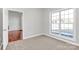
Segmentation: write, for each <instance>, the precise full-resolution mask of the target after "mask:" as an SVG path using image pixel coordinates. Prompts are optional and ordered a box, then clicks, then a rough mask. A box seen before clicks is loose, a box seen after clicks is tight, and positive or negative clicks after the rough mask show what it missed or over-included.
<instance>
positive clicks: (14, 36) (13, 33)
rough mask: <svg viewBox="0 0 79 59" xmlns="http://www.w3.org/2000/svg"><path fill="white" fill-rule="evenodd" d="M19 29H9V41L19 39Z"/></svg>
mask: <svg viewBox="0 0 79 59" xmlns="http://www.w3.org/2000/svg"><path fill="white" fill-rule="evenodd" d="M21 33H22V31H21V30H14V31H9V34H8V37H9V42H12V41H16V40H20V39H21V36H22V35H21Z"/></svg>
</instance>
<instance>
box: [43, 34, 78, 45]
mask: <svg viewBox="0 0 79 59" xmlns="http://www.w3.org/2000/svg"><path fill="white" fill-rule="evenodd" d="M44 35H46V36H49V37H51V38H56V39H57V40H61V41H63V42H66V43H69V44H72V45H75V46H79V43H77V42H74V41H69V40H65V39H62V38H59V37H54V36H51V35H49V34H44Z"/></svg>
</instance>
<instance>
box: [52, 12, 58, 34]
mask: <svg viewBox="0 0 79 59" xmlns="http://www.w3.org/2000/svg"><path fill="white" fill-rule="evenodd" d="M52 32H53V33H59V12H57V13H54V14H52Z"/></svg>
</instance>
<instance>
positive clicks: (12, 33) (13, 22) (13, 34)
mask: <svg viewBox="0 0 79 59" xmlns="http://www.w3.org/2000/svg"><path fill="white" fill-rule="evenodd" d="M22 34H23V33H22V12H18V11H13V10H8V42H13V41H17V40H21V39H22V37H23V35H22Z"/></svg>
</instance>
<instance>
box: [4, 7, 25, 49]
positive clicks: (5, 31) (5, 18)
mask: <svg viewBox="0 0 79 59" xmlns="http://www.w3.org/2000/svg"><path fill="white" fill-rule="evenodd" d="M9 10H11V11H16V12H20V13H22V23H21V25H22V38H23V39H24V28H23V21H24V11H23V10H21V9H20V8H3V50H5V49H6V47H7V45H8V43H9V42H8V11H9Z"/></svg>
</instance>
